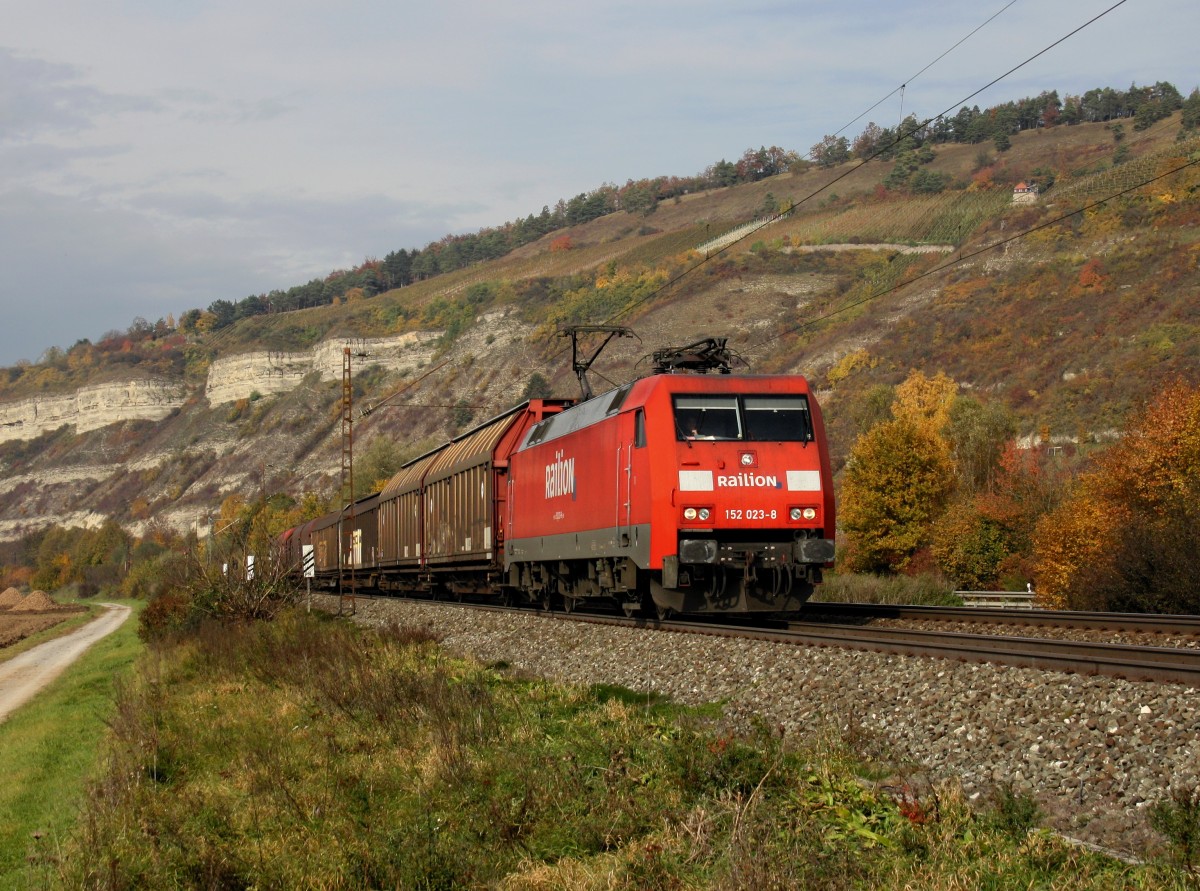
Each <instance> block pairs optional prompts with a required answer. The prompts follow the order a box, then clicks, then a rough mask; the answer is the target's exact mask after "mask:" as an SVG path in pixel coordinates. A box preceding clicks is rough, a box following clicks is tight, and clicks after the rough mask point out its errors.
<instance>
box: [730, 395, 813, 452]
mask: <svg viewBox="0 0 1200 891" xmlns="http://www.w3.org/2000/svg"><path fill="white" fill-rule="evenodd" d="M742 404H743V405H744V406H745V408H746V438H747V439H751V440H755V441H757V442H764V441H773V442H808V441H809V440H811V439H812V438H813V432H812V421H811V419H810V418H809V414H808V399H807V398H806V397H804V396H746V397H745V398H744V399H743V400H742Z"/></svg>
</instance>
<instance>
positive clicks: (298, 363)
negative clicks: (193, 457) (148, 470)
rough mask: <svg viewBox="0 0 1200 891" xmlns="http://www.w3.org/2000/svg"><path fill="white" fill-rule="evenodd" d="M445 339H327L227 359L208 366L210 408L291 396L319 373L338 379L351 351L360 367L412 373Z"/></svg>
mask: <svg viewBox="0 0 1200 891" xmlns="http://www.w3.org/2000/svg"><path fill="white" fill-rule="evenodd" d="M440 336H441V334H440V332H435V331H414V332H410V333H408V334H401V335H399V336H397V337H380V338H365V339H364V338H355V339H353V340H346V339H333V340H326V341H322V342H321V343H319V344H317V345H316V346H314V347H313V348H312V349H311V350H306V351H304V352H295V353H279V352H268V351H265V350H264V351H256V352H250V353H239V354H237V355H235V356H225V357H222V358H220V359H216V360H214V361H213V363H212V365H210V366H209V369H208V383H207V385H206V386H205V388H204V395H205V397H206V398H207V399H208V401H209V403H210V404H211V405H220V404H221V403H224V402H233V401H235V400H237V399H247V398H249V397H250V396H251V395H252V394H254V393H258V394H259V395H260V396H270V395H271V394H273V393H286V392H288V391H290V390H293V389H295V388H296V386H297V385H299V383H300V381H301V379H303V378H304V377H305V375H308V374H310V373H311V372H314V371H316V372H319V373H320V375H321V380H338V379H339V378H341V376H342V356H343V350H344V349H345V348H346V347H347V346H349V347H350V348H351V350H353V352H354V357H353V360H352V361H353V362H354V366H355V367H356V368H365V367H367V366H369V365H381V366H383V367H384V368H386V369H387V370H388V371H401V372H411V371H415V370H416V369H417V368H418V367H420V366H421V365H423V364H425V363H427V362H428V361H429V360H430V359H431V358H432V357H433V352H434V349H435V344H436V341H437V339H438V338H439V337H440Z"/></svg>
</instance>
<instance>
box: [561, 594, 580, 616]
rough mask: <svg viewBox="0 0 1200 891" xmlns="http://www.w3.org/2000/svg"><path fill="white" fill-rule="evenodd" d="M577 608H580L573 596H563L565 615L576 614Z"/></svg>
mask: <svg viewBox="0 0 1200 891" xmlns="http://www.w3.org/2000/svg"><path fill="white" fill-rule="evenodd" d="M576 606H578V603H577V602H576V600H575V598H574V597H571V596H569V595H565V594H564V595H563V612H564V613H570V612H574V611H575V607H576Z"/></svg>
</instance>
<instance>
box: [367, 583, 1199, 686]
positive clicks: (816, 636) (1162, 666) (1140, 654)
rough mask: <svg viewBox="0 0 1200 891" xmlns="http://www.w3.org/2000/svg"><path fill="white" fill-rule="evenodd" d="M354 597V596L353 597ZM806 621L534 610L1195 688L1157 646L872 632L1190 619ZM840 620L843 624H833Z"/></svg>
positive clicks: (827, 612) (943, 612)
mask: <svg viewBox="0 0 1200 891" xmlns="http://www.w3.org/2000/svg"><path fill="white" fill-rule="evenodd" d="M360 596H361V595H360ZM447 605H449V606H460V607H462V608H473V609H485V610H490V611H497V612H506V611H517V612H522V613H525V614H529V612H530V611H529V610H527V609H521V608H518V607H505V606H495V605H484V604H470V603H451V602H447ZM810 607H817V608H816V609H813V610H812V612H813V613H814V615H813V619H814V621H808V620H800V621H788V622H784V621H767V622H760V623H758V624H749V623H748V622H738V623H728V622H721V621H713V620H697V619H690V620H688V619H670V620H665V621H660V620H658V619H652V618H643V617H625V616H618V615H608V614H595V613H587V612H579V611H571V612H567V611H538V612H537V613H536V615H539V616H542V617H544V618H546V619H549V620H559V621H572V622H590V623H594V624H602V625H617V626H624V627H636V628H652V629H658V630H662V631H670V632H675V633H687V634H705V635H711V636H718V637H742V638H747V639H751V640H763V641H770V642H773V643H786V644H792V645H795V646H822V647H840V648H844V649H858V650H871V651H875V652H880V653H894V654H896V655H904V656H924V657H936V658H941V659H951V660H955V661H960V662H992V663H998V664H1001V665H1011V666H1014V667H1019V668H1034V669H1038V670H1042V671H1062V672H1069V673H1074V674H1084V675H1105V676H1109V677H1120V678H1126V679H1128V680H1134V681H1158V682H1167V683H1178V684H1187V685H1192V686H1200V648H1188V647H1161V646H1145V645H1134V644H1121V643H1106V642H1101V641H1095V640H1086V641H1079V640H1062V639H1057V638H1049V637H1018V636H1013V635H994V634H966V633H961V632H949V631H930V630H925V629H920V628H906V627H893V626H875V625H870V624H867V623H868V622H869V621H870V620H872V619H909V620H932V621H943V622H972V623H978V624H1003V625H1012V624H1019V625H1029V626H1043V627H1052V628H1082V629H1089V630H1106V631H1112V632H1120V631H1125V632H1128V631H1135V632H1153V633H1170V634H1175V635H1179V634H1184V635H1198V636H1200V617H1198V616H1161V615H1157V616H1152V615H1142V614H1136V613H1087V612H1079V613H1074V612H1070V611H1066V610H1064V611H1051V610H1038V611H1033V612H1036V615H1030V612H1027V611H1023V610H1021V611H1018V610H1011V609H1010V610H1005V609H987V608H978V607H922V606H877V605H874V604H842V603H839V604H810ZM838 616H843V617H846V618H848V619H849V621H846V622H838V621H833V619H834V618H835V617H838Z"/></svg>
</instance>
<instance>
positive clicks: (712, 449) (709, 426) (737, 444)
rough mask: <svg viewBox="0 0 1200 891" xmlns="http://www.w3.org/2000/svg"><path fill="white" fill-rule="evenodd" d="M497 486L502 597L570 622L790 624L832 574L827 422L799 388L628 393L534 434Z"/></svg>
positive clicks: (792, 379) (780, 382) (640, 387)
mask: <svg viewBox="0 0 1200 891" xmlns="http://www.w3.org/2000/svg"><path fill="white" fill-rule="evenodd" d="M508 485H509V496H508V503H507V505H506V511H507V513H506V516H505V539H506V547H505V553H504V562H505V567H506V569H507V573H508V577H507V581H508V584H509V585H510V586H512V587H513V588H517V589H519V590H521V591H522V592H524V593H525V594H526V596H531V597H532V599H534V600H541V601H543V602H548V601H549V600H550V599H551V597H552V596H554V595H561V597H562V598H563V603H564V606H565V608H568V609H570V608H571V607H573V606H574V605H575V604H576V603H578V602H580V601H586V600H592V599H600V600H611V599H616V600H617V601H618V602H619V603H620V604H621V605H622V606H623V607H624V609H625V610H626V612H632V611H634V610H636V609H638V608H640V607H643V606H644V607H653V608H654V609H655V610H656V611H657V612H658V614H659V615H666V614H669V613H672V612H681V613H715V612H735V613H745V612H786V611H790V610H795V609H798V608H799V607H800V606H801V605H802V604H803V603H804V601H805V600H806V599H807V598H808V597H809V595H811V593H812V591H813V586H814V585H815V584H816V583H817V582H819V581H820V578H821V570H822V568H823V567H826V566H828V565H829V564H831V563H832V561H833V555H834V543H833V537H834V531H833V530H834V521H835V516H834V503H833V485H832V474H831V471H830V465H829V454H828V451H827V449H826V447H825V430H824V425H823V422H822V420H821V413H820V409H819V408H818V406H817V402H816V400H815V399H814V398H813V396H812V394H811V392H810V391H809V388H808V384H807V382H806V381H805V380H804V378H802V377H799V376H795V375H764V376H757V375H731V374H719V375H684V374H669V373H660V374H654V375H652V376H650V377H646V378H643V379H641V380H638V381H635V382H633V383H631V384H627V385H626V386H624V387H620V388H618V389H617V390H614V391H612V392H610V393H606V394H604V395H603V396H600V397H598V398H595V399H592V400H589V401H587V402H584V403H582V404H580V405H578V406H575V407H574V408H570V409H567V410H566V411H563V412H562V413H561V414H558V415H554V416H552V417H550V418H547V419H546V420H544V421H542V422H541V423H539V424H537V425H536V426H534V427H533V428H532V429H531V430H530V431H529V433H528V434H527V436H526V438H525V440H524V441H523V442H522V443H521V446H520V448H519V449H517V451H516V452H515V453H514V454H513V455H512V457H511V458H510V460H509V483H508Z"/></svg>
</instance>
